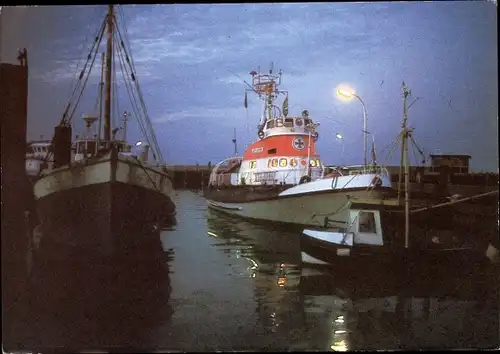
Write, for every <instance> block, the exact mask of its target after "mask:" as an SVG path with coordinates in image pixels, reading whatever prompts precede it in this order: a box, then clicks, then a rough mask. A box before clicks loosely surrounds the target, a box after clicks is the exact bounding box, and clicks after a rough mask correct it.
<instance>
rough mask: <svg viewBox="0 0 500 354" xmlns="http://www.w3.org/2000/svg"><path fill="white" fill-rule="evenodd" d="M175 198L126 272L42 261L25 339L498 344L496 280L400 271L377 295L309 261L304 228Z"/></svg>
mask: <svg viewBox="0 0 500 354" xmlns="http://www.w3.org/2000/svg"><path fill="white" fill-rule="evenodd" d="M175 202H176V204H177V215H178V216H177V225H175V226H174V227H172V229H170V230H166V231H162V232H161V234H160V235H158V239H159V240H161V243H160V242H158V243H157V246H154V245H155V243H154V242H152V243H151V245H152V246H151V247H150V249H151V251H150V253H148V252H149V251H148V252H147V251H145V250H142V251H141V252H142V253H140V254H134V255H132V254H131V255H130V258H127V257H125V258H123V259H122V260H121V263H115V264H114V265H112V267H115V268H119V269H114V270H109V269H107V270H106V269H105V267H104V266H101V267H99V266H97V265H96V264H95V263H93V260H92V259H91V258H82V260H80V261H78V260H75V261H74V262H73V263H72V264H67V263H65V264H63V263H57V264H56V263H54V262H55V261H51V262H52V263H51V265H42V264H43V261H38V262H35V263H34V267H36V269H34V271H33V272H32V274H33V275H32V277H33V281H32V287H31V293H30V300H29V303H28V304H27V305H26V306H25V309H24V312H25V313H24V316H25V317H24V318H25V319H26V320H25V321H22V323H19V326H18V328H17V329H14V331H17V332H16V333H18V338H19V339H18V341H19V347H24V348H25V349H28V350H39V351H43V350H50V351H54V350H60V351H64V352H68V350H70V351H76V350H78V351H85V350H102V351H104V352H106V351H108V352H110V351H113V352H124V351H126V352H130V351H131V350H137V351H141V352H145V351H146V352H148V351H165V352H171V351H233V350H235V351H238V350H248V351H260V350H265V351H305V350H320V351H331V350H335V351H345V350H364V349H366V350H379V349H380V350H386V349H399V348H401V349H445V348H495V347H496V346H498V341H499V327H498V321H499V312H498V293H497V292H496V290H495V289H494V285H495V284H489V285H491V286H483V287H480V289H474V288H471V289H468V288H467V287H466V286H461V287H460V288H459V290H457V291H452V292H450V294H443V293H439V292H436V294H435V295H434V294H433V295H432V296H430V297H427V298H422V297H413V296H412V295H411V294H409V293H406V294H405V295H404V296H402V295H401V294H397V293H391V292H389V291H387V292H384V286H383V278H384V277H385V278H386V279H387V280H388V281H390V278H391V274H386V275H382V276H381V277H380V278H381V279H382V280H381V284H379V286H378V287H377V289H376V291H375V290H374V291H373V292H372V290H371V288H370V286H368V285H367V284H359V283H356V282H355V281H348V282H346V281H340V280H338V279H346V278H347V279H349V275H346V274H342V275H339V274H335V273H334V272H333V271H330V272H328V273H327V272H325V271H321V270H307V269H301V267H300V245H299V234H298V233H297V232H295V231H291V230H288V229H286V228H283V227H274V228H273V227H272V226H269V225H265V226H264V225H259V224H255V223H251V222H248V221H245V220H240V219H234V218H230V217H229V216H225V215H222V214H220V213H217V212H214V211H211V210H208V208H207V203H206V201H205V199H204V198H203V197H202V196H200V195H199V194H197V193H195V192H191V191H177V192H176V197H175ZM154 247H158V248H160V247H161V248H163V250H164V251H165V252H163V253H162V252H160V250H155V249H153V248H154ZM159 254H162V257H159V256H158V255H159ZM108 268H109V265H108ZM70 269H71V270H70ZM57 274H59V275H57ZM106 274H107V275H106ZM110 274H111V275H110ZM471 286H472V285H471ZM472 287H473V286H472ZM360 289H362V291H361V290H360ZM457 289H458V287H457ZM430 293H431V294H432V291H431V292H430ZM21 333H22V334H21Z"/></svg>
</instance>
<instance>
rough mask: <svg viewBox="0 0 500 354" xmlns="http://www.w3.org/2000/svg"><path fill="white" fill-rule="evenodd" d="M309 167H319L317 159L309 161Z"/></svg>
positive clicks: (319, 163)
mask: <svg viewBox="0 0 500 354" xmlns="http://www.w3.org/2000/svg"><path fill="white" fill-rule="evenodd" d="M309 165H310V166H311V167H321V162H320V161H319V160H318V159H311V160H310V161H309Z"/></svg>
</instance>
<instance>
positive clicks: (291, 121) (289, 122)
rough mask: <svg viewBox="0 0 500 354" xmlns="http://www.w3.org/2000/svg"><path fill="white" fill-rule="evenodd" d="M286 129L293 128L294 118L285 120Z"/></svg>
mask: <svg viewBox="0 0 500 354" xmlns="http://www.w3.org/2000/svg"><path fill="white" fill-rule="evenodd" d="M285 127H286V128H293V118H285Z"/></svg>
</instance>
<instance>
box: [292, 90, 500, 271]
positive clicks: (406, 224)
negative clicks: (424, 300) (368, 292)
mask: <svg viewBox="0 0 500 354" xmlns="http://www.w3.org/2000/svg"><path fill="white" fill-rule="evenodd" d="M402 87H403V112H404V113H403V124H402V127H403V129H402V131H401V133H400V137H401V138H402V151H401V153H402V161H403V164H402V167H404V186H405V187H404V203H400V202H399V201H398V200H397V199H393V200H391V201H389V200H387V201H384V203H382V204H383V205H382V204H381V203H373V202H371V201H368V200H367V201H365V202H364V203H359V202H356V201H354V202H351V203H350V204H349V206H348V207H347V208H346V210H347V211H348V221H349V223H348V225H347V227H345V228H344V229H341V230H327V231H325V230H314V229H304V230H303V231H302V235H301V239H300V243H301V251H302V255H301V258H302V264H304V265H306V266H312V267H324V266H326V267H331V266H333V267H335V268H336V269H340V268H341V269H344V270H346V271H347V272H348V273H349V274H353V273H352V271H353V270H358V271H359V270H360V269H364V270H365V271H366V272H370V273H371V272H375V273H377V272H382V273H385V272H392V273H393V274H394V276H396V273H398V272H400V273H398V274H399V275H400V276H401V278H400V279H401V280H404V279H417V278H420V279H421V278H422V276H423V274H427V275H429V277H428V279H430V276H431V274H432V276H437V274H438V273H439V275H440V276H441V279H447V278H448V277H449V276H450V275H452V274H453V275H454V276H457V274H460V276H462V277H468V276H470V275H471V274H473V275H475V276H477V277H479V276H480V275H482V274H484V272H485V268H487V267H488V265H489V263H490V261H489V260H488V258H487V255H486V249H487V246H486V245H484V248H481V247H477V245H472V244H469V245H459V246H456V247H453V246H452V247H450V245H445V244H441V243H440V242H439V238H437V237H433V238H428V239H424V240H419V239H418V238H417V237H415V238H413V239H410V226H411V224H410V214H411V208H410V202H411V201H410V190H409V189H410V180H409V176H410V170H409V156H408V140H409V139H410V137H411V133H412V129H411V128H409V127H407V106H406V98H407V96H408V95H409V94H410V91H409V90H408V89H407V87H406V85H405V83H404V82H403V86H402ZM469 236H470V235H469ZM429 241H430V242H429ZM410 246H411V247H410ZM490 246H491V244H490V245H489V246H488V247H490ZM472 278H474V277H472Z"/></svg>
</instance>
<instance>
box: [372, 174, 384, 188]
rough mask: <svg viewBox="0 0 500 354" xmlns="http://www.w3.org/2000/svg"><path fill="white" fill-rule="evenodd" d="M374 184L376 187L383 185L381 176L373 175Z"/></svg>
mask: <svg viewBox="0 0 500 354" xmlns="http://www.w3.org/2000/svg"><path fill="white" fill-rule="evenodd" d="M372 185H374V186H376V187H380V186H381V185H382V180H381V179H380V177H379V176H375V177H373V179H372Z"/></svg>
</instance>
